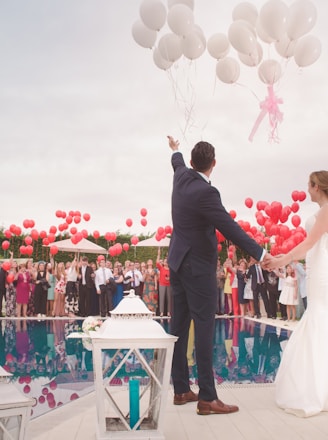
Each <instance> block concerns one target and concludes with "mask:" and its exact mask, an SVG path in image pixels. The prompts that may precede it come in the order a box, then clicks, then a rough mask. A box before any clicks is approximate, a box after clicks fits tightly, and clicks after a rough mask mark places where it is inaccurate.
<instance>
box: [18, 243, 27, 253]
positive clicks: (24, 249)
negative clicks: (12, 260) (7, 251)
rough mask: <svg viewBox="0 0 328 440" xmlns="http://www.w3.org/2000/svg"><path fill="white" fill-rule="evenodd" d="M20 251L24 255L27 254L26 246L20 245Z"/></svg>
mask: <svg viewBox="0 0 328 440" xmlns="http://www.w3.org/2000/svg"><path fill="white" fill-rule="evenodd" d="M19 253H20V254H22V255H24V254H26V246H24V245H22V246H20V247H19Z"/></svg>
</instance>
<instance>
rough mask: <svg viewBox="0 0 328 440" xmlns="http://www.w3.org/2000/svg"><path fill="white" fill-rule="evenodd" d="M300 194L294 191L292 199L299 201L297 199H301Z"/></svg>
mask: <svg viewBox="0 0 328 440" xmlns="http://www.w3.org/2000/svg"><path fill="white" fill-rule="evenodd" d="M299 197H300V194H299V192H298V191H293V192H292V199H293V200H294V202H297V200H299Z"/></svg>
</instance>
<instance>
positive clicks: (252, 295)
mask: <svg viewBox="0 0 328 440" xmlns="http://www.w3.org/2000/svg"><path fill="white" fill-rule="evenodd" d="M216 273H217V287H218V302H217V310H216V313H217V314H218V315H230V316H246V315H248V316H251V317H255V318H261V309H264V310H265V313H266V315H267V317H268V318H272V319H276V318H277V316H278V314H279V315H280V317H281V319H283V320H287V321H289V320H291V321H295V320H296V318H297V306H299V308H301V307H302V308H303V309H306V307H307V298H306V291H305V267H304V264H303V263H301V262H300V261H294V262H293V263H292V264H289V265H288V266H286V267H285V268H280V269H279V270H272V271H267V270H263V269H262V268H261V265H260V264H259V262H258V261H256V260H254V258H252V257H251V258H250V259H249V261H247V260H246V259H240V260H239V261H238V262H237V261H233V260H232V259H231V258H227V259H226V260H225V262H224V263H223V264H222V265H221V262H220V260H218V265H217V272H216ZM300 301H302V304H300ZM262 304H263V306H262Z"/></svg>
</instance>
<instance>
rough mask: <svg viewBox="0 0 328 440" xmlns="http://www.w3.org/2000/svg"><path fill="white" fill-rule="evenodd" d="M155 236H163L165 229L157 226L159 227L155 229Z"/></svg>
mask: <svg viewBox="0 0 328 440" xmlns="http://www.w3.org/2000/svg"><path fill="white" fill-rule="evenodd" d="M157 234H158V235H159V236H160V237H162V235H164V234H165V229H164V228H163V227H162V226H159V227H158V228H157Z"/></svg>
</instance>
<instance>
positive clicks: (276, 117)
mask: <svg viewBox="0 0 328 440" xmlns="http://www.w3.org/2000/svg"><path fill="white" fill-rule="evenodd" d="M283 102H284V101H283V100H282V99H281V98H278V97H277V96H276V95H275V93H274V91H273V86H272V85H270V86H268V96H267V97H266V98H265V100H264V101H262V102H260V109H261V112H260V114H259V115H258V117H257V119H256V121H255V124H254V127H253V129H252V132H251V134H250V135H249V138H248V140H249V141H250V142H252V141H253V138H254V135H255V133H256V131H257V129H258V128H259V125H260V124H261V122H262V121H263V119H264V117H265V115H266V114H268V115H269V122H270V134H269V141H270V142H272V141H273V142H279V138H278V135H277V125H278V122H282V120H283V113H281V111H280V110H279V107H278V104H282V103H283Z"/></svg>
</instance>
